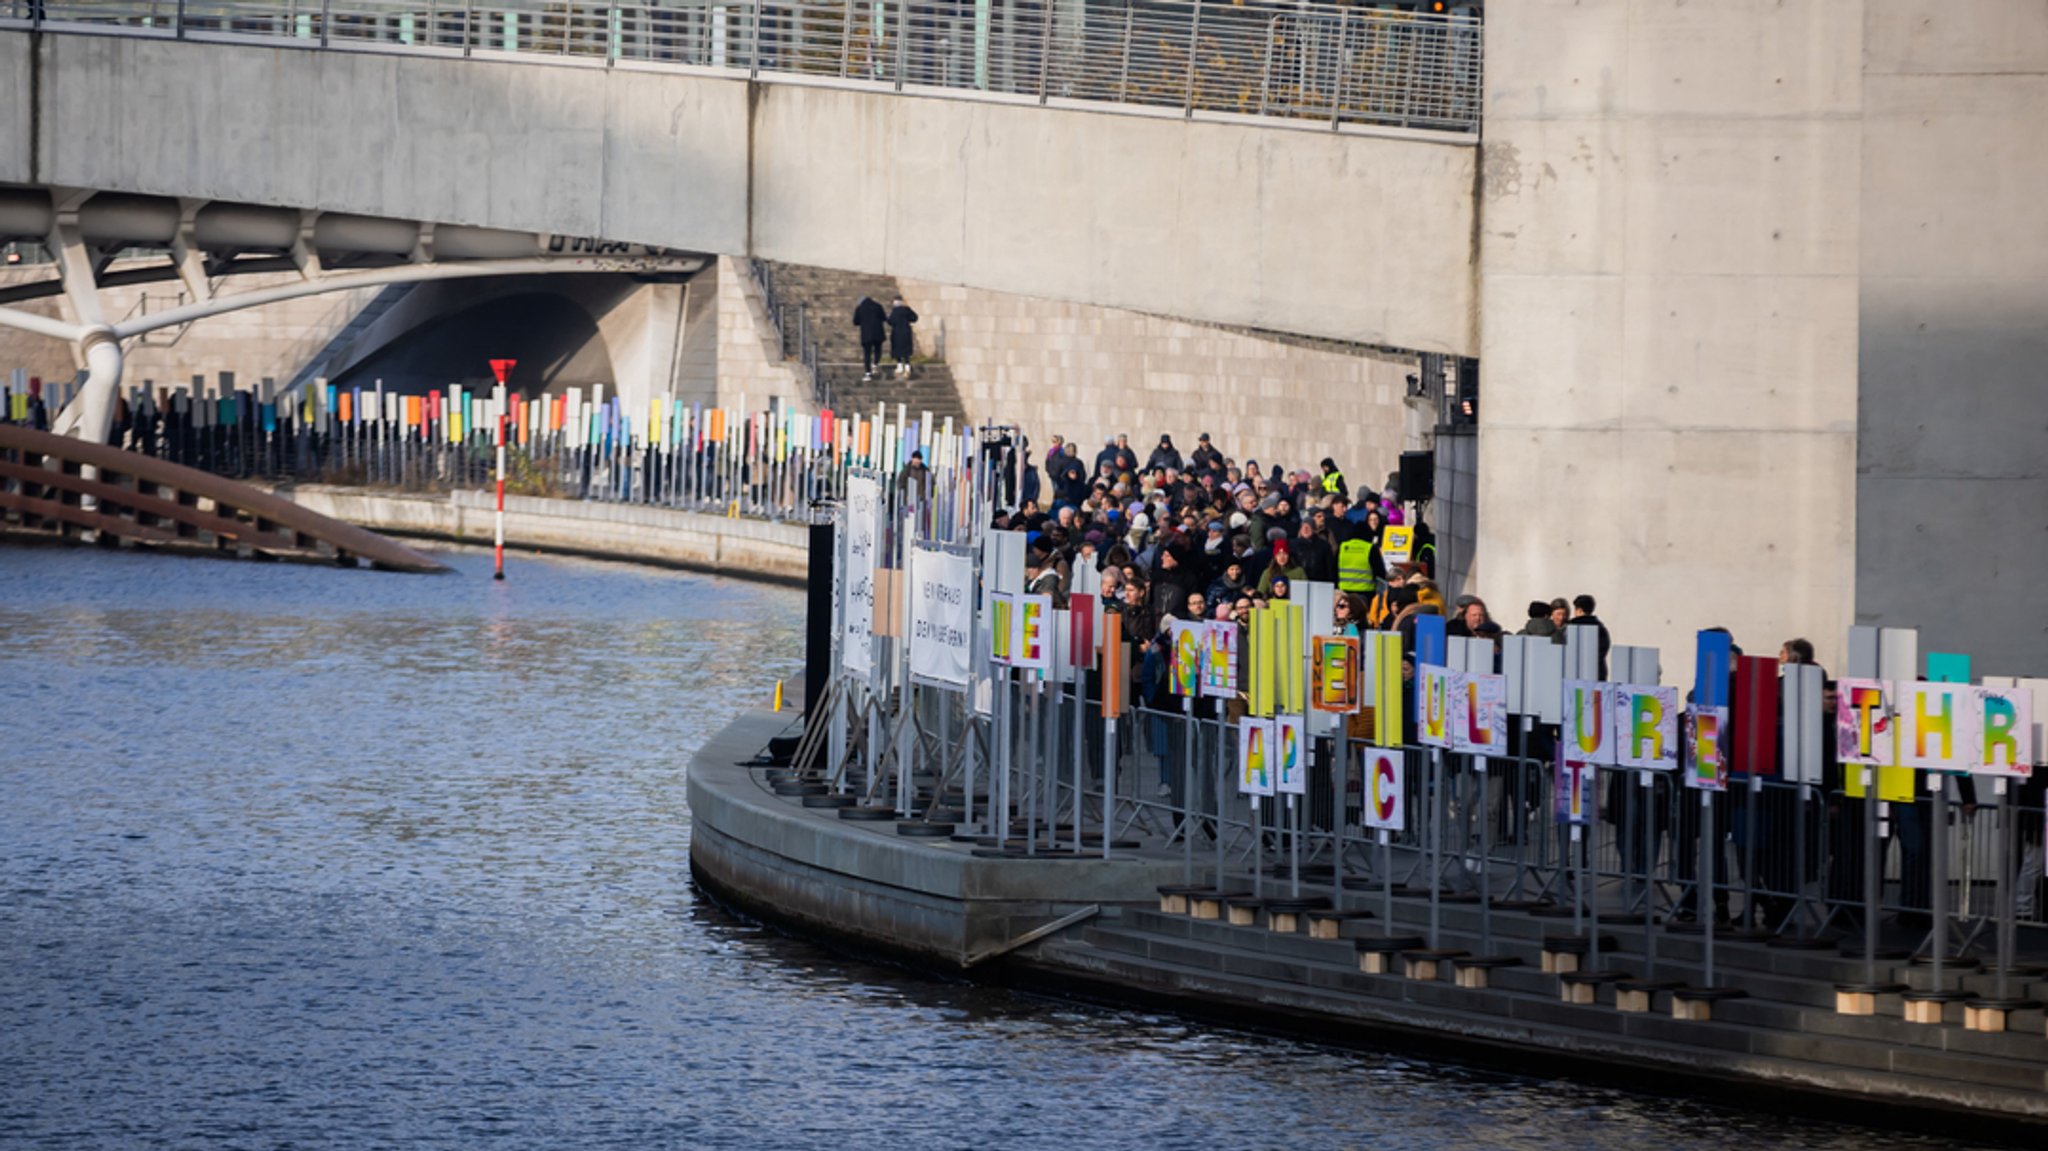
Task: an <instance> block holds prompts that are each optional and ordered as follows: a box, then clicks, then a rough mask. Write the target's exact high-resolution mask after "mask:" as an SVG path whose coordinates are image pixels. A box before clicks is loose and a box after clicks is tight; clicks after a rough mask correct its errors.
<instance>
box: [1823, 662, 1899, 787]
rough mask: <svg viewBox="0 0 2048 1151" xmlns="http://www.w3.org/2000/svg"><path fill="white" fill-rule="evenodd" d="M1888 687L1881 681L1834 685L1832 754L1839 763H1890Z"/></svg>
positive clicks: (1890, 723)
mask: <svg viewBox="0 0 2048 1151" xmlns="http://www.w3.org/2000/svg"><path fill="white" fill-rule="evenodd" d="M1890 687H1891V685H1890V684H1887V683H1886V682H1885V681H1883V680H1881V679H1844V680H1841V681H1839V682H1838V683H1837V684H1836V685H1835V752H1836V755H1837V756H1838V757H1839V758H1840V759H1841V761H1842V762H1843V763H1862V764H1870V765H1874V766H1880V767H1881V766H1884V765H1887V764H1889V763H1891V761H1892V736H1893V735H1894V734H1895V732H1894V731H1893V729H1892V719H1893V716H1894V712H1893V709H1892V701H1891V691H1890Z"/></svg>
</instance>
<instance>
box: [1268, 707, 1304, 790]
mask: <svg viewBox="0 0 2048 1151" xmlns="http://www.w3.org/2000/svg"><path fill="white" fill-rule="evenodd" d="M1273 753H1274V760H1273V763H1274V767H1275V769H1276V770H1275V772H1274V779H1273V786H1274V788H1275V790H1277V791H1279V792H1281V793H1282V794H1284V795H1307V794H1308V729H1307V727H1306V726H1305V725H1304V724H1303V723H1302V721H1301V717H1300V716H1298V715H1283V716H1281V717H1279V718H1278V719H1275V720H1274V721H1273Z"/></svg>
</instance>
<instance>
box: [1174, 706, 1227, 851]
mask: <svg viewBox="0 0 2048 1151" xmlns="http://www.w3.org/2000/svg"><path fill="white" fill-rule="evenodd" d="M1180 713H1181V724H1182V726H1183V727H1184V728H1185V729H1186V732H1185V734H1184V735H1183V736H1182V740H1181V749H1180V752H1181V754H1180V763H1181V772H1180V787H1181V793H1180V810H1181V822H1180V849H1181V865H1180V872H1181V882H1182V883H1185V884H1188V885H1190V886H1192V885H1193V884H1194V882H1195V736H1196V734H1197V733H1198V732H1199V731H1200V729H1199V728H1197V727H1196V726H1195V697H1194V696H1191V695H1184V696H1181V697H1180ZM1219 802H1220V801H1219ZM1217 839H1218V842H1221V840H1222V828H1221V827H1218V828H1217ZM1216 886H1217V887H1218V888H1221V887H1222V886H1223V867H1222V860H1221V859H1220V858H1219V859H1218V860H1217V870H1216Z"/></svg>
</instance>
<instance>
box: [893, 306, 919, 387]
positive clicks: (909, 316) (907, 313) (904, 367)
mask: <svg viewBox="0 0 2048 1151" xmlns="http://www.w3.org/2000/svg"><path fill="white" fill-rule="evenodd" d="M915 323H917V313H916V312H913V311H911V310H910V305H908V304H906V303H904V302H903V297H902V296H898V297H896V299H895V300H894V301H893V302H892V303H891V304H890V305H889V358H890V359H892V360H895V361H896V374H897V375H899V376H907V375H909V374H910V356H911V352H912V351H913V350H914V349H915V348H916V346H917V341H916V340H915V339H914V338H913V337H912V336H911V334H910V326H911V325H912V324H915Z"/></svg>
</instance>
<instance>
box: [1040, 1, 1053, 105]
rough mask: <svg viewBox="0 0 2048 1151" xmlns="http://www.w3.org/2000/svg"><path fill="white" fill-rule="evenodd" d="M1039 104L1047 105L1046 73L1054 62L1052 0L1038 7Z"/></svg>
mask: <svg viewBox="0 0 2048 1151" xmlns="http://www.w3.org/2000/svg"><path fill="white" fill-rule="evenodd" d="M1038 19H1039V32H1038V102H1039V104H1041V105H1043V104H1044V103H1045V81H1046V73H1047V70H1048V68H1049V67H1050V65H1051V62H1052V0H1045V2H1044V3H1041V4H1040V5H1039V6H1038Z"/></svg>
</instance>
